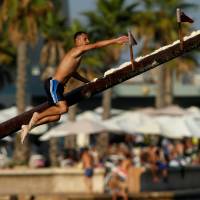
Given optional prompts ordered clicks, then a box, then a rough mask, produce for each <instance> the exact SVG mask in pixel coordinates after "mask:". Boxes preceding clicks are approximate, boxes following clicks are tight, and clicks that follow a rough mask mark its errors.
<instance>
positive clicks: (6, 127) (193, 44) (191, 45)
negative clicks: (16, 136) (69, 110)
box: [0, 33, 200, 138]
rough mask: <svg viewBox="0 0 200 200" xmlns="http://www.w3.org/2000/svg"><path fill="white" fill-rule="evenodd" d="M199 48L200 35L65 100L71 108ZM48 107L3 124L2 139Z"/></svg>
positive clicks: (83, 87)
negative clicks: (35, 113)
mask: <svg viewBox="0 0 200 200" xmlns="http://www.w3.org/2000/svg"><path fill="white" fill-rule="evenodd" d="M198 47H200V33H199V34H197V35H195V36H193V37H191V38H189V39H187V40H185V41H184V48H183V49H182V50H181V49H180V43H177V44H175V45H173V46H170V47H168V48H164V49H163V50H160V51H158V52H156V53H153V54H150V55H147V56H145V57H144V58H142V59H141V60H140V61H138V62H135V63H134V64H135V66H136V68H135V69H134V70H133V69H132V65H131V64H130V65H128V66H127V67H124V68H122V69H120V70H117V71H115V72H113V73H112V74H109V75H107V76H105V77H104V76H103V77H101V78H99V79H97V80H96V81H92V82H90V83H88V84H85V85H83V86H81V87H78V88H77V89H74V90H73V91H71V92H69V93H67V94H65V99H66V101H67V102H68V105H69V106H71V105H73V104H76V103H78V102H80V101H82V100H84V99H88V98H90V97H91V96H93V95H95V94H98V93H100V92H102V91H104V90H106V89H108V88H110V87H113V86H115V85H117V84H119V83H122V82H123V81H126V80H128V79H130V78H132V77H135V76H137V75H139V74H142V73H144V72H146V71H148V70H151V69H153V68H155V67H157V66H159V65H161V64H163V63H166V62H168V61H170V60H172V59H174V58H176V57H179V56H181V55H183V54H184V53H186V52H189V51H191V50H193V49H196V48H198ZM47 107H49V105H48V103H47V102H45V103H43V104H41V105H39V106H37V107H35V108H33V109H32V110H30V111H27V112H25V113H23V114H21V115H18V116H16V117H14V118H12V119H9V120H8V121H5V122H3V123H1V124H0V138H3V137H6V136H8V135H11V134H12V133H14V132H16V131H18V130H19V129H20V128H21V125H22V124H27V123H28V122H29V120H30V119H31V117H32V114H33V112H35V111H41V110H43V109H45V108H47Z"/></svg>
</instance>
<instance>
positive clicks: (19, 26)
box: [0, 0, 53, 163]
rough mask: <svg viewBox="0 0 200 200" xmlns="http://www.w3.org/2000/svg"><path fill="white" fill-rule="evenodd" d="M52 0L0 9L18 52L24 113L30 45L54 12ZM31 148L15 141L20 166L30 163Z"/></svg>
mask: <svg viewBox="0 0 200 200" xmlns="http://www.w3.org/2000/svg"><path fill="white" fill-rule="evenodd" d="M52 5H53V4H52V3H51V1H50V0H33V1H30V0H22V1H12V0H7V1H3V3H2V4H1V6H0V30H4V29H5V28H6V30H7V33H8V37H9V39H10V41H11V42H12V44H13V45H14V46H15V47H16V49H17V80H16V87H17V92H16V104H17V108H18V112H19V113H22V112H24V110H25V107H26V103H25V96H26V95H25V86H26V66H27V63H28V60H27V48H28V43H31V44H32V45H34V44H35V43H36V41H37V36H38V29H39V26H40V25H41V23H43V22H44V17H46V14H47V13H48V12H50V11H51V10H52ZM27 152H28V146H27V144H26V145H23V146H21V145H19V138H18V137H17V139H16V146H15V156H14V157H15V159H16V160H17V161H18V162H19V163H25V162H26V161H27V160H28V153H27Z"/></svg>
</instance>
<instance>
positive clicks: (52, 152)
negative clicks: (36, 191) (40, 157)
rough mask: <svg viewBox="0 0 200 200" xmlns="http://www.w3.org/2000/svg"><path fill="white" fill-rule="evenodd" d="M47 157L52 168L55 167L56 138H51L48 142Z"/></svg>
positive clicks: (56, 154) (56, 153) (56, 155)
mask: <svg viewBox="0 0 200 200" xmlns="http://www.w3.org/2000/svg"><path fill="white" fill-rule="evenodd" d="M49 155H50V156H49V157H50V163H51V166H52V167H57V166H58V165H59V163H58V138H56V137H52V138H50V140H49Z"/></svg>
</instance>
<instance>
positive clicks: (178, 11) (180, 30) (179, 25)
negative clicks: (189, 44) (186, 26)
mask: <svg viewBox="0 0 200 200" xmlns="http://www.w3.org/2000/svg"><path fill="white" fill-rule="evenodd" d="M176 17H177V23H178V35H179V40H180V49H181V50H183V33H182V27H181V9H180V8H177V9H176Z"/></svg>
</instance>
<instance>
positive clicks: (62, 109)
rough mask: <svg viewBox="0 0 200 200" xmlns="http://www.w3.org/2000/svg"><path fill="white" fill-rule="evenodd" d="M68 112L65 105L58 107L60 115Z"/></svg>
mask: <svg viewBox="0 0 200 200" xmlns="http://www.w3.org/2000/svg"><path fill="white" fill-rule="evenodd" d="M68 110H69V109H68V106H67V105H63V106H60V114H64V113H67V112H68Z"/></svg>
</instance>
